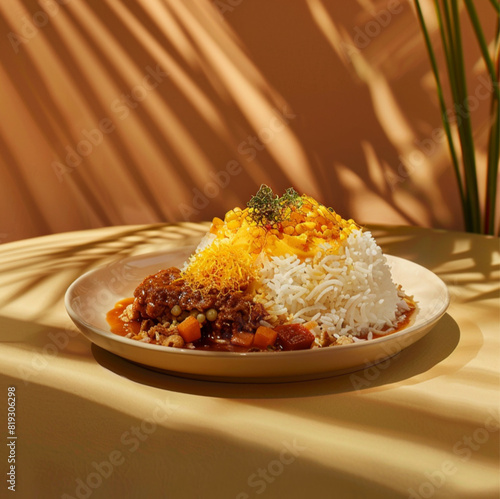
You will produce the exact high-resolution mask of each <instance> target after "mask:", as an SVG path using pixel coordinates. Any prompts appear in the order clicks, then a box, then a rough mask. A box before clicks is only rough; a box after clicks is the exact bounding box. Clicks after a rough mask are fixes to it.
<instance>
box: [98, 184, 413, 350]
mask: <svg viewBox="0 0 500 499" xmlns="http://www.w3.org/2000/svg"><path fill="white" fill-rule="evenodd" d="M414 310H415V303H414V302H413V300H412V299H411V298H410V297H408V296H406V295H405V294H404V291H403V290H402V289H401V287H400V286H397V285H396V284H394V283H393V281H392V278H391V273H390V269H389V266H388V264H387V261H386V258H385V256H384V255H383V254H382V251H381V249H380V247H379V246H378V245H377V243H376V242H375V240H374V239H373V237H372V235H371V234H370V232H368V231H363V230H362V229H361V227H359V226H358V225H357V224H356V223H355V222H354V221H353V220H344V219H342V217H340V216H339V215H337V214H336V213H335V212H334V211H333V210H332V209H331V208H327V207H325V206H323V205H321V204H319V203H318V202H317V201H315V200H314V199H313V198H311V197H309V196H307V195H305V194H304V195H302V196H300V195H299V194H298V193H296V192H295V191H294V190H293V189H287V191H286V192H285V194H284V195H283V196H281V197H278V196H277V195H275V194H274V193H273V192H272V190H271V189H270V188H269V187H267V186H265V185H263V186H261V188H260V189H259V191H258V192H257V194H256V195H255V196H253V197H252V199H251V200H250V201H249V202H248V204H247V207H246V208H245V209H240V208H235V209H234V210H231V211H229V212H228V213H226V215H225V217H224V220H221V219H220V218H214V220H213V222H212V225H211V227H210V230H209V232H208V233H207V234H206V235H205V237H204V238H203V239H202V241H201V242H200V244H199V245H198V247H197V248H196V250H195V252H194V253H193V255H192V256H191V257H190V259H189V260H188V261H187V262H186V263H185V264H184V266H183V267H182V268H181V269H179V268H175V267H172V268H168V269H164V270H161V271H159V272H158V273H156V274H154V275H151V276H149V277H147V278H146V279H144V281H143V282H142V283H141V284H140V285H139V286H138V287H137V288H136V290H135V291H134V297H133V298H129V299H125V300H122V301H120V302H118V303H117V304H116V306H115V308H114V309H113V310H111V311H110V312H109V313H108V316H107V319H108V323H109V324H110V325H111V330H112V331H113V332H116V333H117V334H122V335H124V336H126V337H128V338H132V339H134V340H139V341H143V342H146V343H153V344H159V345H164V346H167V347H181V348H191V349H207V350H223V351H236V352H247V351H281V350H303V349H310V348H321V347H329V346H338V345H346V344H349V343H355V342H358V341H366V340H371V339H373V338H376V337H379V336H383V335H387V334H390V333H393V332H395V331H397V330H400V329H402V328H403V327H405V326H406V325H407V324H408V323H409V321H410V318H411V315H412V313H413V311H414Z"/></svg>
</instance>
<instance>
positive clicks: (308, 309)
mask: <svg viewBox="0 0 500 499" xmlns="http://www.w3.org/2000/svg"><path fill="white" fill-rule="evenodd" d="M214 239H215V236H214V235H213V234H210V233H208V234H207V235H206V236H205V237H204V238H203V239H202V241H201V242H200V244H199V246H198V248H197V249H196V252H199V251H201V250H202V249H204V248H206V247H207V246H209V245H210V244H211V243H212V242H213V241H214ZM258 261H259V262H260V263H262V270H261V274H260V287H259V286H258V288H257V295H256V297H255V299H256V300H257V301H259V302H260V303H262V305H263V306H264V307H265V308H266V310H267V312H268V313H269V314H270V316H271V318H270V322H264V321H263V322H262V323H263V325H268V326H271V327H272V324H273V322H275V321H276V320H277V319H278V318H281V319H282V318H283V317H286V318H287V319H288V320H290V321H291V322H292V323H306V322H310V321H315V322H316V323H317V326H316V327H314V328H313V329H312V331H313V332H314V333H315V335H316V336H317V337H318V338H319V337H320V335H321V334H322V333H324V332H326V333H327V334H328V335H329V336H330V338H331V339H335V338H338V337H339V336H346V335H349V336H352V337H353V340H354V341H362V340H361V338H360V337H361V336H363V337H365V338H366V337H367V333H368V337H367V339H371V338H372V337H373V333H372V332H375V333H378V334H387V333H389V332H390V331H391V330H393V328H394V327H395V326H396V325H397V321H398V317H400V315H401V312H402V311H405V310H408V306H407V304H406V302H405V301H404V299H403V296H404V294H403V292H402V291H399V290H398V288H397V286H396V285H395V284H394V283H393V281H392V277H391V272H390V269H389V266H388V264H387V260H386V258H385V256H384V255H383V254H382V250H381V249H380V247H379V246H378V245H377V243H376V242H375V239H374V238H373V237H372V235H371V233H370V232H368V231H362V230H355V231H353V232H352V233H351V234H350V235H349V237H348V238H347V239H346V240H345V241H343V243H341V245H340V247H339V248H338V249H337V250H335V251H334V250H333V249H332V246H331V245H329V244H328V243H325V244H323V245H322V246H320V247H319V251H318V252H317V253H316V254H315V256H314V258H312V259H311V258H308V259H306V260H305V261H300V259H299V258H298V257H297V256H296V255H286V256H274V257H271V258H266V257H264V256H263V254H261V255H260V258H259V260H258ZM187 263H188V262H186V265H187ZM382 328H385V331H382ZM391 328H392V329H391Z"/></svg>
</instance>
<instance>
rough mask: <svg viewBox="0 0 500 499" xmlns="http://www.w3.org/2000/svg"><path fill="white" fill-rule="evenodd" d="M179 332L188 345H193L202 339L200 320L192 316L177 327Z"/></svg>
mask: <svg viewBox="0 0 500 499" xmlns="http://www.w3.org/2000/svg"><path fill="white" fill-rule="evenodd" d="M177 330H178V331H179V334H180V335H181V336H182V339H183V340H184V341H185V342H186V343H191V342H193V341H196V340H199V339H200V338H201V325H200V323H199V322H198V319H196V317H193V316H192V315H190V316H189V317H187V318H186V319H185V320H183V321H182V322H181V323H180V324H179V325H178V326H177Z"/></svg>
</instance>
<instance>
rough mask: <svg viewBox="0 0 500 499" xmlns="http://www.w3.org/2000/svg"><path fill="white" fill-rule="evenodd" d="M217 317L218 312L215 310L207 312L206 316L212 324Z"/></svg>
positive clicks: (211, 309)
mask: <svg viewBox="0 0 500 499" xmlns="http://www.w3.org/2000/svg"><path fill="white" fill-rule="evenodd" d="M217 315H218V312H217V310H215V308H210V309H208V310H207V313H206V316H207V319H208V320H209V321H210V322H213V321H214V320H215V319H217Z"/></svg>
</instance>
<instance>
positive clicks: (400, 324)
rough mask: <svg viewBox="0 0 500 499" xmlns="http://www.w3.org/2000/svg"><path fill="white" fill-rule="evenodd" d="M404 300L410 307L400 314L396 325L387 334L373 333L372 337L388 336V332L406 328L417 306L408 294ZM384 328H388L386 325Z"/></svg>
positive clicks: (392, 332)
mask: <svg viewBox="0 0 500 499" xmlns="http://www.w3.org/2000/svg"><path fill="white" fill-rule="evenodd" d="M405 301H406V303H407V304H408V306H409V307H410V309H409V310H407V311H406V312H404V313H403V314H402V316H401V319H400V321H399V322H398V326H397V327H395V328H394V329H393V330H392V331H391V332H390V333H387V334H376V333H373V339H375V338H383V337H384V336H389V335H390V334H394V333H397V332H398V331H402V330H403V329H406V328H407V327H408V326H409V325H410V324H411V322H412V320H413V315H414V312H415V310H416V308H417V304H416V303H415V302H414V301H413V300H412V299H411V298H410V297H408V296H407V297H406V298H405ZM384 329H389V327H388V326H387V327H385V328H384Z"/></svg>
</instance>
